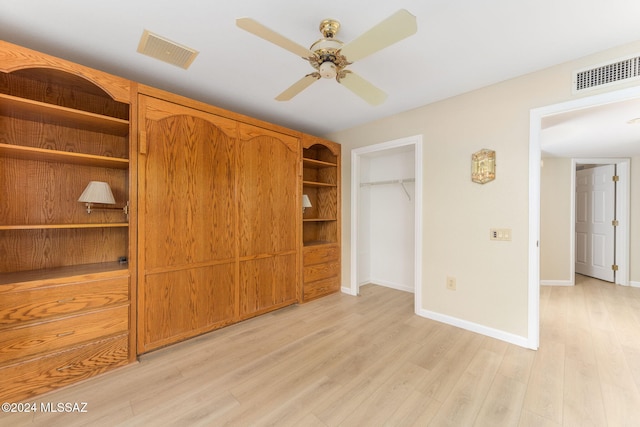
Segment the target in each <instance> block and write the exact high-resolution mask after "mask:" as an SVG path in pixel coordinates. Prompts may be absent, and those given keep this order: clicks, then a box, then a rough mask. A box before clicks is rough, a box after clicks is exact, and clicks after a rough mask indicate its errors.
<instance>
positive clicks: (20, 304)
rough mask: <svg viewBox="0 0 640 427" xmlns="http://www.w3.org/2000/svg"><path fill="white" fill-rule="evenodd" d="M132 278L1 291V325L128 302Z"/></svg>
mask: <svg viewBox="0 0 640 427" xmlns="http://www.w3.org/2000/svg"><path fill="white" fill-rule="evenodd" d="M128 300H129V277H115V278H107V279H102V280H92V281H88V282H85V281H81V282H75V283H68V284H62V285H57V286H45V287H42V288H35V289H34V288H27V289H25V290H20V289H17V290H13V291H11V292H0V326H3V325H14V324H18V323H20V322H28V321H34V320H41V319H46V318H51V317H59V316H61V315H68V314H72V313H77V312H80V311H85V310H89V309H95V308H100V307H105V306H108V305H112V304H121V303H126V302H127V301H128Z"/></svg>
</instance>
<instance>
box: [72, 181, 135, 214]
mask: <svg viewBox="0 0 640 427" xmlns="http://www.w3.org/2000/svg"><path fill="white" fill-rule="evenodd" d="M78 201H79V202H83V203H86V205H87V213H89V214H90V213H91V211H92V210H96V209H121V210H122V211H123V212H124V214H125V215H126V216H127V218H128V217H129V202H127V203H126V204H125V205H124V207H122V208H119V207H116V206H100V207H96V206H91V204H92V203H100V204H104V205H115V204H116V199H114V198H113V193H112V192H111V187H109V184H108V183H106V182H102V181H90V182H89V184H87V188H85V189H84V191H83V192H82V194H81V195H80V198H79V199H78Z"/></svg>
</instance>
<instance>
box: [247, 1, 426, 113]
mask: <svg viewBox="0 0 640 427" xmlns="http://www.w3.org/2000/svg"><path fill="white" fill-rule="evenodd" d="M236 25H237V26H238V27H240V28H242V29H243V30H245V31H248V32H250V33H252V34H254V35H256V36H258V37H260V38H262V39H264V40H267V41H269V42H271V43H273V44H275V45H277V46H280V47H281V48H283V49H286V50H288V51H290V52H292V53H294V54H296V55H298V56H300V57H302V58H303V59H305V60H307V61H309V64H310V65H311V66H312V67H313V68H314V69H315V71H314V72H312V73H310V74H307V75H306V76H304V77H303V78H302V79H300V80H298V81H297V82H295V83H294V84H293V85H291V86H290V87H289V88H287V89H286V90H285V91H284V92H282V93H281V94H280V95H278V96H277V97H276V98H275V99H276V100H278V101H288V100H290V99H291V98H293V97H294V96H296V95H297V94H299V93H300V92H302V91H303V90H304V89H306V88H307V87H309V86H311V84H312V83H314V82H315V81H317V80H319V79H321V78H325V79H336V81H337V82H338V83H340V84H342V85H343V86H345V87H346V88H347V89H349V90H350V91H351V92H353V93H354V94H356V95H357V96H359V97H360V98H362V99H363V100H365V101H366V102H367V103H369V104H371V105H379V104H382V103H383V102H384V101H385V99H386V98H387V94H386V93H384V92H383V91H382V90H380V89H378V88H377V87H375V86H374V85H373V84H371V83H370V82H368V81H367V80H365V79H364V78H362V77H360V76H359V75H358V74H356V73H354V72H353V71H351V70H348V69H346V68H347V66H349V65H351V64H353V62H355V61H357V60H359V59H362V58H364V57H366V56H369V55H371V54H373V53H375V52H377V51H379V50H382V49H384V48H386V47H388V46H390V45H392V44H394V43H397V42H399V41H400V40H403V39H405V38H407V37H409V36H411V35H413V34H415V33H416V31H417V30H418V28H417V24H416V17H415V16H413V15H412V14H411V13H409V12H408V11H406V10H404V9H400V10H399V11H397V12H396V13H394V14H393V15H391V16H389V17H388V18H386V19H385V20H383V21H382V22H380V23H379V24H378V25H375V26H374V27H373V28H371V29H370V30H368V31H367V32H365V33H364V34H362V35H360V36H359V37H357V38H356V39H354V40H352V41H351V42H349V43H347V44H344V43H343V42H341V41H340V40H338V39H336V38H335V36H336V34H337V33H338V30H339V29H340V23H339V22H338V21H336V20H335V19H325V20H323V21H322V22H321V23H320V32H321V33H322V38H321V39H320V40H318V41H316V42H315V43H313V44H312V45H311V47H310V48H309V49H306V48H305V47H303V46H301V45H299V44H297V43H296V42H294V41H291V40H289V39H287V38H286V37H284V36H282V35H280V34H279V33H277V32H275V31H273V30H271V29H269V28H267V27H265V26H264V25H262V24H260V23H259V22H257V21H255V20H253V19H251V18H238V19H237V20H236Z"/></svg>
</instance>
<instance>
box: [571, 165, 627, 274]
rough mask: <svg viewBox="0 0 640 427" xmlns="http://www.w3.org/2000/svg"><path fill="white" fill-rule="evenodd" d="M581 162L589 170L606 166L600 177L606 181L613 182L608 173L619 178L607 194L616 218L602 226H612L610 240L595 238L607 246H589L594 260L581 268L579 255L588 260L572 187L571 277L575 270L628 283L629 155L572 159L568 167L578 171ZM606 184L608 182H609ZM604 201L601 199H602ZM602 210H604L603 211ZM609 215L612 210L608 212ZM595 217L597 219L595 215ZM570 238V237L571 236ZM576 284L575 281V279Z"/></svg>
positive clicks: (576, 180) (575, 192) (577, 183)
mask: <svg viewBox="0 0 640 427" xmlns="http://www.w3.org/2000/svg"><path fill="white" fill-rule="evenodd" d="M581 165H583V166H584V165H588V167H589V169H583V171H588V170H591V169H593V170H596V169H601V170H604V169H603V168H608V169H607V171H606V173H605V176H604V177H603V179H606V180H607V181H608V182H607V184H613V183H614V181H613V178H608V177H609V176H611V177H613V176H616V177H617V179H618V181H617V182H615V190H614V194H613V195H609V196H610V197H613V201H612V202H610V203H612V204H613V206H610V207H609V209H611V210H613V214H612V215H613V216H614V217H615V218H611V219H610V221H609V220H607V221H606V223H605V224H603V225H604V226H605V227H607V231H608V232H613V229H614V228H615V233H614V237H613V239H612V240H609V238H607V239H605V238H604V237H603V238H602V239H599V238H597V237H596V238H595V241H596V242H595V243H596V246H597V242H598V241H599V240H600V241H602V244H603V245H604V246H606V249H605V248H604V247H603V248H601V249H602V251H599V250H598V248H597V247H595V248H589V249H590V255H591V256H595V257H596V258H597V259H596V260H594V261H593V262H590V263H589V264H590V265H588V266H586V267H584V268H582V269H581V268H580V266H579V264H580V261H581V258H582V259H585V260H588V256H585V254H584V253H581V251H582V245H581V242H580V231H581V230H580V225H578V224H579V222H580V216H581V214H580V212H579V205H580V202H579V200H578V199H577V198H578V197H579V196H578V194H579V192H577V191H574V192H573V194H574V195H575V197H576V200H575V201H574V202H573V203H572V206H571V208H572V211H571V224H572V226H573V227H572V229H571V236H572V237H573V238H575V241H573V242H572V244H571V247H570V250H571V256H570V259H571V262H572V263H573V264H572V265H573V266H575V269H572V270H571V279H572V281H574V277H575V274H574V273H579V274H584V275H586V276H590V277H595V278H598V279H601V280H605V281H608V282H612V283H615V284H617V285H622V286H628V285H629V276H630V275H629V267H630V265H629V262H630V257H629V246H630V240H629V230H630V224H629V222H630V218H629V206H630V182H631V181H630V178H631V177H630V161H629V159H616V158H610V159H572V163H571V167H572V170H573V171H576V173H577V172H578V169H581ZM572 178H573V184H572V188H573V189H576V190H577V189H578V188H579V187H580V183H579V182H578V178H577V175H574V176H573V177H572ZM608 186H609V185H608ZM602 201H604V200H602ZM597 211H598V209H596V210H593V209H591V214H592V213H593V212H595V214H596V215H599V214H598V213H597ZM603 214H604V212H603ZM608 215H611V214H608ZM596 220H597V219H596ZM614 220H615V224H616V225H615V227H613V225H612V222H613V221H614ZM572 240H573V239H572ZM572 284H575V281H574V283H572Z"/></svg>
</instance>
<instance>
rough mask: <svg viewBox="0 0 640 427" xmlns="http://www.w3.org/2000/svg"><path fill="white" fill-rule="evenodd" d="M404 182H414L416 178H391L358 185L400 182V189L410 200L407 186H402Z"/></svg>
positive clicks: (367, 185)
mask: <svg viewBox="0 0 640 427" xmlns="http://www.w3.org/2000/svg"><path fill="white" fill-rule="evenodd" d="M405 182H416V180H415V178H404V179H392V180H388V181H374V182H361V183H360V187H369V186H372V185H384V184H400V185H401V186H402V189H403V190H404V194H406V195H407V198H408V199H409V201H411V194H409V191H408V190H407V187H405V186H404V184H405Z"/></svg>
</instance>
